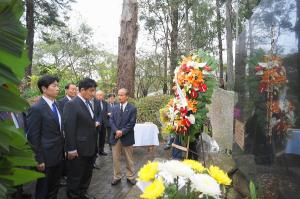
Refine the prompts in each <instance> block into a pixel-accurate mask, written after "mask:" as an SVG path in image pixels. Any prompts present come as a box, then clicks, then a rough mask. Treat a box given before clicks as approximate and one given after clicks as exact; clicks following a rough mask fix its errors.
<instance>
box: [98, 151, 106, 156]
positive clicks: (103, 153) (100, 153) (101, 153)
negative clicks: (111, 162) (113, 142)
mask: <svg viewBox="0 0 300 199" xmlns="http://www.w3.org/2000/svg"><path fill="white" fill-rule="evenodd" d="M98 154H99V155H104V156H106V155H107V153H105V152H104V151H100V152H99V153H98Z"/></svg>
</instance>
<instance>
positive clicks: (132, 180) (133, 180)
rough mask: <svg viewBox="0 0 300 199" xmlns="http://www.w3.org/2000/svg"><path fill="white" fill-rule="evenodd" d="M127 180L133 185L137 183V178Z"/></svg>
mask: <svg viewBox="0 0 300 199" xmlns="http://www.w3.org/2000/svg"><path fill="white" fill-rule="evenodd" d="M127 182H128V183H129V184H131V185H135V184H136V180H135V179H128V178H127Z"/></svg>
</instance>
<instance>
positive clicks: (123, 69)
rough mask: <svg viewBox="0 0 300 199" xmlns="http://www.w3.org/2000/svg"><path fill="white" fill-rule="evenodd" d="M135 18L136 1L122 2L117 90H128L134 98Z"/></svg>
mask: <svg viewBox="0 0 300 199" xmlns="http://www.w3.org/2000/svg"><path fill="white" fill-rule="evenodd" d="M137 17H138V6H137V0H124V1H123V10H122V17H121V33H120V37H119V47H118V72H117V88H118V89H120V88H126V89H128V91H129V96H130V97H134V76H135V50H136V40H137V34H138V24H137Z"/></svg>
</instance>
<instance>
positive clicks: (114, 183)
mask: <svg viewBox="0 0 300 199" xmlns="http://www.w3.org/2000/svg"><path fill="white" fill-rule="evenodd" d="M120 182H121V179H113V181H112V182H111V185H117V184H119V183H120Z"/></svg>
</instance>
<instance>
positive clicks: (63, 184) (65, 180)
mask: <svg viewBox="0 0 300 199" xmlns="http://www.w3.org/2000/svg"><path fill="white" fill-rule="evenodd" d="M66 185H67V177H62V178H61V179H60V182H59V186H61V187H65V186H66Z"/></svg>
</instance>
